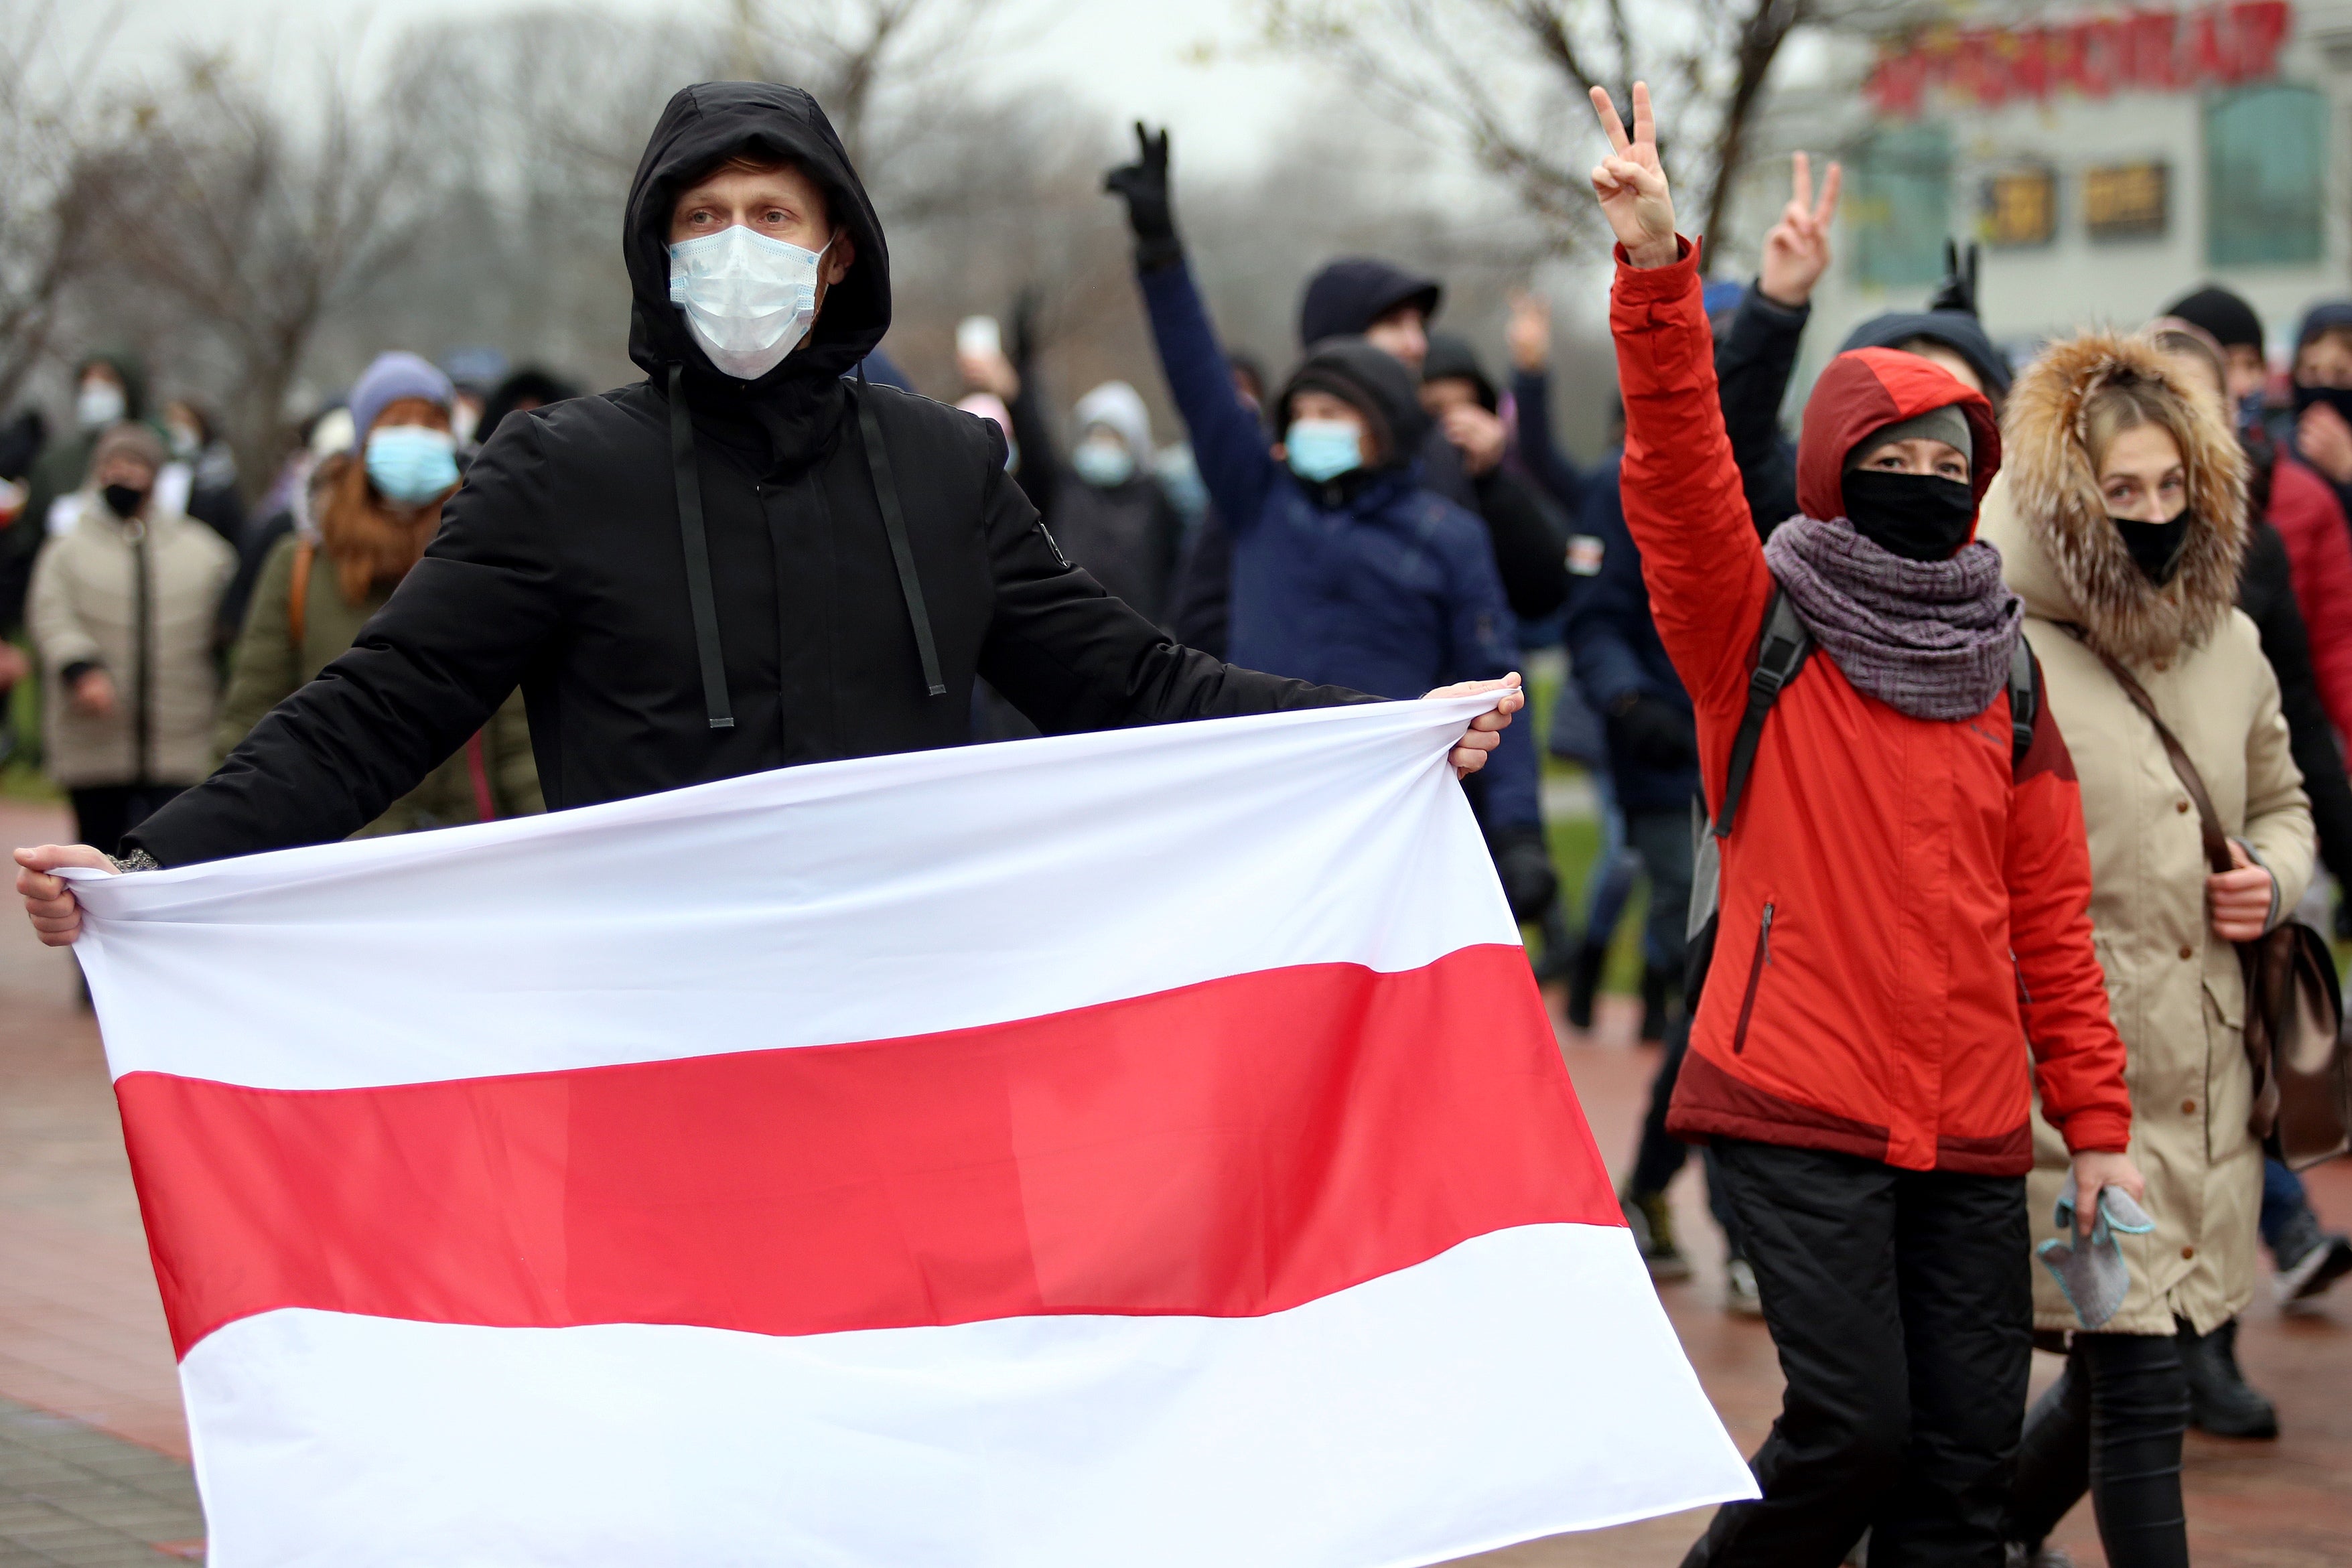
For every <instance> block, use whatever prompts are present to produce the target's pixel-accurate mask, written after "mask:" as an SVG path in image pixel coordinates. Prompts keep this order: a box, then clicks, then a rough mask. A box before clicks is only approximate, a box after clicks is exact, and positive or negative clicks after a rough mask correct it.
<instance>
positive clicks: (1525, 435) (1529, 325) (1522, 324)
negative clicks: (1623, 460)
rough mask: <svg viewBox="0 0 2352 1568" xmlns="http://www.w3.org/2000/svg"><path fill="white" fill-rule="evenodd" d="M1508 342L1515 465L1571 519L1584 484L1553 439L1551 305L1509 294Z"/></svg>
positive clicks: (1536, 296) (1540, 298)
mask: <svg viewBox="0 0 2352 1568" xmlns="http://www.w3.org/2000/svg"><path fill="white" fill-rule="evenodd" d="M1507 338H1508V340H1509V343H1510V350H1511V413H1512V418H1513V421H1514V423H1515V425H1516V428H1515V429H1514V430H1513V432H1512V434H1513V435H1514V436H1516V437H1517V441H1518V452H1519V465H1520V466H1521V467H1523V468H1525V469H1526V470H1527V471H1528V475H1529V476H1531V477H1533V478H1534V480H1535V482H1536V483H1537V484H1538V485H1540V486H1543V488H1544V491H1545V493H1546V494H1548V495H1549V496H1550V497H1551V498H1552V499H1553V500H1554V501H1557V502H1558V503H1559V505H1560V507H1562V508H1563V509H1565V510H1566V511H1567V513H1568V515H1569V517H1570V518H1571V519H1573V518H1574V517H1576V515H1577V514H1578V513H1580V512H1581V511H1582V510H1583V509H1584V492H1585V486H1586V483H1587V481H1586V478H1585V476H1584V475H1583V474H1582V473H1581V472H1580V471H1579V470H1578V468H1577V466H1576V464H1575V463H1574V462H1573V461H1572V460H1570V457H1569V456H1568V455H1567V454H1566V453H1564V452H1562V451H1561V450H1560V449H1559V441H1558V440H1557V439H1556V438H1555V437H1554V436H1553V434H1552V428H1551V302H1550V301H1549V300H1548V299H1546V298H1543V296H1541V295H1539V294H1529V293H1525V292H1514V293H1513V294H1512V296H1511V320H1510V325H1509V327H1508V329H1507Z"/></svg>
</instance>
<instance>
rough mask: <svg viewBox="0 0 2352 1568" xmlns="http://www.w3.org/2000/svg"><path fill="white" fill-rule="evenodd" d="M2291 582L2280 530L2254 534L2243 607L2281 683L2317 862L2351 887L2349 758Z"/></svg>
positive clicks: (2244, 578)
mask: <svg viewBox="0 0 2352 1568" xmlns="http://www.w3.org/2000/svg"><path fill="white" fill-rule="evenodd" d="M2288 578H2289V572H2288V568H2287V554H2286V547H2285V545H2284V543H2283V542H2282V541H2281V536H2280V534H2279V531H2278V530H2277V529H2276V528H2267V527H2263V528H2255V529H2254V530H2253V532H2252V537H2251V538H2249V539H2248V540H2247V543H2246V560H2245V565H2244V567H2243V569H2242V571H2241V574H2240V577H2239V593H2238V606H2239V608H2240V609H2242V610H2243V611H2245V612H2246V614H2247V616H2248V617H2249V618H2250V619H2251V620H2252V622H2253V623H2254V630H2255V632H2257V633H2258V634H2259V635H2260V636H2261V638H2262V641H2263V658H2264V659H2266V660H2268V661H2269V662H2270V666H2271V673H2272V674H2274V675H2276V676H2277V677H2278V686H2279V711H2280V713H2281V715H2282V716H2284V718H2285V719H2286V729H2287V744H2288V747H2289V749H2290V751H2291V752H2292V753H2293V755H2294V765H2295V767H2296V768H2297V769H2299V770H2300V771H2301V772H2302V774H2303V792H2304V797H2305V800H2307V801H2308V802H2309V803H2310V806H2311V825H2312V831H2314V833H2315V834H2316V835H2317V837H2318V840H2319V858H2320V859H2321V860H2322V861H2324V862H2326V865H2327V869H2328V870H2329V871H2331V872H2334V873H2336V880H2337V881H2338V882H2344V883H2352V781H2347V779H2346V778H2345V774H2344V754H2343V752H2342V751H2340V750H2339V749H2337V747H2336V730H2335V728H2334V727H2333V726H2332V725H2330V724H2329V723H2328V717H2327V710H2326V708H2325V707H2324V706H2321V703H2320V698H2319V687H2318V685H2317V683H2316V682H2315V680H2314V679H2313V676H2312V668H2311V645H2310V643H2309V640H2308V639H2307V638H2306V637H2305V632H2304V622H2303V616H2302V614H2301V613H2300V612H2298V611H2297V610H2296V609H2295V595H2294V587H2293V586H2291V584H2290V582H2289V580H2288Z"/></svg>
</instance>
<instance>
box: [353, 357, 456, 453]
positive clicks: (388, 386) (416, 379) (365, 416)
mask: <svg viewBox="0 0 2352 1568" xmlns="http://www.w3.org/2000/svg"><path fill="white" fill-rule="evenodd" d="M456 396H457V389H456V388H455V387H453V386H451V385H450V384H449V378H448V377H447V376H445V375H443V374H442V373H441V371H440V370H439V368H438V367H436V365H435V364H434V363H433V361H430V360H428V359H425V357H423V356H422V355H419V354H412V353H409V352H407V351H406V350H400V349H394V350H393V351H392V352H390V353H388V354H378V355H377V356H376V357H375V363H373V364H372V365H370V366H369V367H368V368H367V369H366V371H363V372H362V374H361V376H360V379H359V380H358V381H356V382H353V383H352V399H351V402H352V426H353V427H354V428H355V429H356V430H357V431H358V433H359V438H360V439H361V440H362V441H365V440H366V439H367V433H368V427H369V426H370V425H373V423H375V419H376V415H378V414H380V413H383V411H384V409H385V407H386V406H387V405H389V404H391V403H395V402H399V401H400V400H401V399H402V398H404V397H421V398H423V399H425V402H436V403H439V404H440V405H441V406H442V407H443V408H445V409H446V408H447V407H448V406H449V403H450V401H451V400H452V399H453V398H455V397H456Z"/></svg>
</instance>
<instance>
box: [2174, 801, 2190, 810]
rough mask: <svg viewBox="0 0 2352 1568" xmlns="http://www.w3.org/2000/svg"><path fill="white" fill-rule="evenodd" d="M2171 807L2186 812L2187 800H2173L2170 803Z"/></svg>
mask: <svg viewBox="0 0 2352 1568" xmlns="http://www.w3.org/2000/svg"><path fill="white" fill-rule="evenodd" d="M2172 809H2173V810H2176V811H2180V812H2183V813H2186V812H2187V811H2188V810H2189V802H2188V801H2186V800H2175V801H2174V802H2173V803H2172Z"/></svg>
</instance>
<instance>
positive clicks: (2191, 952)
mask: <svg viewBox="0 0 2352 1568" xmlns="http://www.w3.org/2000/svg"><path fill="white" fill-rule="evenodd" d="M2180 956H2182V957H2184V958H2194V957H2195V956H2197V949H2196V948H2194V947H2191V946H2189V944H2187V943H2186V942H2184V943H2182V944H2181V945H2180Z"/></svg>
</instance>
